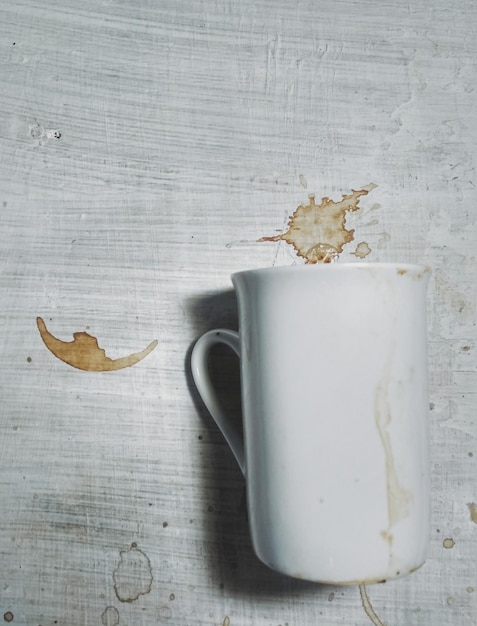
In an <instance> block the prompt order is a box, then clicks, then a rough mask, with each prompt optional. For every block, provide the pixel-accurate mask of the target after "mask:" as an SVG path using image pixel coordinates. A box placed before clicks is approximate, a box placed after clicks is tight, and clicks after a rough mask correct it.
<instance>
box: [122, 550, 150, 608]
mask: <svg viewBox="0 0 477 626" xmlns="http://www.w3.org/2000/svg"><path fill="white" fill-rule="evenodd" d="M113 581H114V591H115V593H116V596H117V598H118V600H120V601H121V602H134V601H135V600H137V599H138V598H139V596H143V595H146V594H147V593H149V592H150V591H151V588H152V582H153V577H152V569H151V561H150V560H149V557H148V556H147V555H146V554H145V553H144V552H143V551H142V550H140V549H139V548H138V547H137V545H136V544H135V543H133V544H132V545H131V547H130V548H128V549H127V550H121V552H120V561H119V563H118V566H117V567H116V569H115V570H114V572H113Z"/></svg>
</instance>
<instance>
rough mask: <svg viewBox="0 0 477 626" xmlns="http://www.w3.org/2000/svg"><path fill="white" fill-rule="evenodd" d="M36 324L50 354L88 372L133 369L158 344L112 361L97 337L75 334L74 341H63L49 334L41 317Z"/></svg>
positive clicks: (153, 342)
mask: <svg viewBox="0 0 477 626" xmlns="http://www.w3.org/2000/svg"><path fill="white" fill-rule="evenodd" d="M36 323H37V326H38V330H39V331H40V335H41V338H42V339H43V342H44V344H45V346H46V347H47V348H48V350H50V352H52V353H53V354H54V355H55V356H56V357H57V358H58V359H60V360H61V361H63V362H64V363H67V364H68V365H71V366H72V367H76V368H77V369H80V370H85V371H88V372H111V371H114V370H120V369H123V368H125V367H131V366H132V365H135V364H136V363H139V361H142V359H144V358H145V357H146V356H147V355H148V354H149V353H150V352H152V351H153V350H154V348H155V347H156V346H157V344H158V342H157V340H155V341H152V342H151V343H150V344H149V345H148V346H147V348H145V349H144V350H142V351H141V352H136V353H134V354H130V355H128V356H125V357H122V358H119V359H111V358H109V357H108V356H106V352H105V351H104V350H103V349H102V348H100V347H99V345H98V340H97V339H96V337H93V336H92V335H90V334H89V333H86V332H78V333H73V337H74V339H73V341H61V340H60V339H57V338H56V337H55V336H54V335H52V334H51V333H50V332H49V330H48V329H47V327H46V324H45V322H44V321H43V320H42V318H41V317H37V318H36Z"/></svg>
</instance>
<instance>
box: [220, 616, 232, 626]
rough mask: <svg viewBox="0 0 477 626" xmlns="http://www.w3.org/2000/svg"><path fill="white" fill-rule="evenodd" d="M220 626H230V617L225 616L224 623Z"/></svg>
mask: <svg viewBox="0 0 477 626" xmlns="http://www.w3.org/2000/svg"><path fill="white" fill-rule="evenodd" d="M222 626H230V617H229V616H228V615H226V616H225V617H224V621H223V622H222Z"/></svg>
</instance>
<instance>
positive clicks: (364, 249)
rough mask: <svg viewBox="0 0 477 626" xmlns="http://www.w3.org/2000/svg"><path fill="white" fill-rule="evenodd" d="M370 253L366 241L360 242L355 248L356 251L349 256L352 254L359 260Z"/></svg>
mask: <svg viewBox="0 0 477 626" xmlns="http://www.w3.org/2000/svg"><path fill="white" fill-rule="evenodd" d="M371 252H372V250H371V248H370V247H369V246H368V244H367V243H366V241H361V242H360V243H358V245H357V246H356V250H355V251H354V252H352V253H351V254H354V256H357V257H358V258H359V259H364V258H366V257H367V256H368V254H371Z"/></svg>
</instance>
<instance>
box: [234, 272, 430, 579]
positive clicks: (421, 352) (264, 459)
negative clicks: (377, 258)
mask: <svg viewBox="0 0 477 626" xmlns="http://www.w3.org/2000/svg"><path fill="white" fill-rule="evenodd" d="M428 277H429V271H428V270H427V269H426V268H423V267H420V266H414V265H406V264H388V263H386V264H380V263H370V264H341V265H340V264H336V265H332V264H331V265H314V266H291V267H280V268H269V269H263V270H251V271H246V272H239V273H238V274H234V275H233V277H232V281H233V284H234V287H235V289H236V292H237V297H238V305H239V324H240V354H241V380H242V404H243V413H244V415H243V418H244V445H245V473H246V481H247V496H248V508H249V520H250V528H251V535H252V541H253V545H254V549H255V551H256V553H257V556H258V557H259V558H260V559H261V560H262V561H263V562H264V563H266V564H267V565H268V566H270V567H271V568H273V569H275V570H278V571H280V572H282V573H284V574H288V575H291V576H294V577H297V578H304V579H307V580H313V581H319V582H323V583H333V584H360V583H372V582H380V581H384V580H388V579H392V578H397V577H400V576H404V575H405V574H408V573H409V572H411V571H413V570H415V569H417V568H418V567H419V566H420V565H421V564H422V563H423V562H424V559H425V554H426V549H427V544H428V535H429V459H428V431H427V418H428V393H427V356H426V316H425V309H426V304H425V294H426V286H427V282H428Z"/></svg>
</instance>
